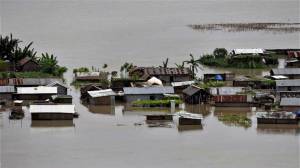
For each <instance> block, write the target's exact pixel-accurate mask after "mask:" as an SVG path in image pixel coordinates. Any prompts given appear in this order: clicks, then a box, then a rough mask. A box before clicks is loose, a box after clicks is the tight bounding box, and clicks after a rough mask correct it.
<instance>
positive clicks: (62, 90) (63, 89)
mask: <svg viewBox="0 0 300 168" xmlns="http://www.w3.org/2000/svg"><path fill="white" fill-rule="evenodd" d="M47 86H50V87H57V94H58V95H67V94H68V89H69V87H68V86H66V85H64V84H62V83H60V82H58V81H55V82H52V83H50V84H48V85H47Z"/></svg>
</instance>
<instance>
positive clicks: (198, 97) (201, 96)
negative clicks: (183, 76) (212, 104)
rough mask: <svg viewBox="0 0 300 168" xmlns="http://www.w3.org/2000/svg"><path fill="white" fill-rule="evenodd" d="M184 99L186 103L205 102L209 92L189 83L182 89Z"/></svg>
mask: <svg viewBox="0 0 300 168" xmlns="http://www.w3.org/2000/svg"><path fill="white" fill-rule="evenodd" d="M182 93H183V98H184V101H185V102H186V103H188V104H200V103H206V102H208V100H209V97H210V94H209V93H208V92H207V91H206V90H204V89H203V88H200V87H198V86H195V85H191V86H189V87H188V88H186V89H184V90H183V91H182Z"/></svg>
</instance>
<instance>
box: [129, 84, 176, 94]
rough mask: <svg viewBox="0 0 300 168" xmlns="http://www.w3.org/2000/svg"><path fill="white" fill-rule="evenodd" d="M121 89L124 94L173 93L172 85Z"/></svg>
mask: <svg viewBox="0 0 300 168" xmlns="http://www.w3.org/2000/svg"><path fill="white" fill-rule="evenodd" d="M123 90H124V94H125V95H139V94H166V93H174V88H173V87H172V86H165V87H163V86H152V87H140V88H139V87H124V88H123Z"/></svg>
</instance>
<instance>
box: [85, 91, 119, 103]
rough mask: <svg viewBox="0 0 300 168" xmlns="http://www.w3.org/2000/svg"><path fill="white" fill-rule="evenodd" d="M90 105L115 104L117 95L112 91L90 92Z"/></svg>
mask: <svg viewBox="0 0 300 168" xmlns="http://www.w3.org/2000/svg"><path fill="white" fill-rule="evenodd" d="M88 94H89V97H88V103H89V104H91V105H111V104H114V103H115V95H116V93H115V92H114V91H112V90H111V89H105V90H96V91H88Z"/></svg>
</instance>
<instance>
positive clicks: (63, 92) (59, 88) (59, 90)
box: [55, 85, 68, 95]
mask: <svg viewBox="0 0 300 168" xmlns="http://www.w3.org/2000/svg"><path fill="white" fill-rule="evenodd" d="M55 86H56V87H57V94H58V95H68V88H65V87H63V86H60V85H55Z"/></svg>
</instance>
